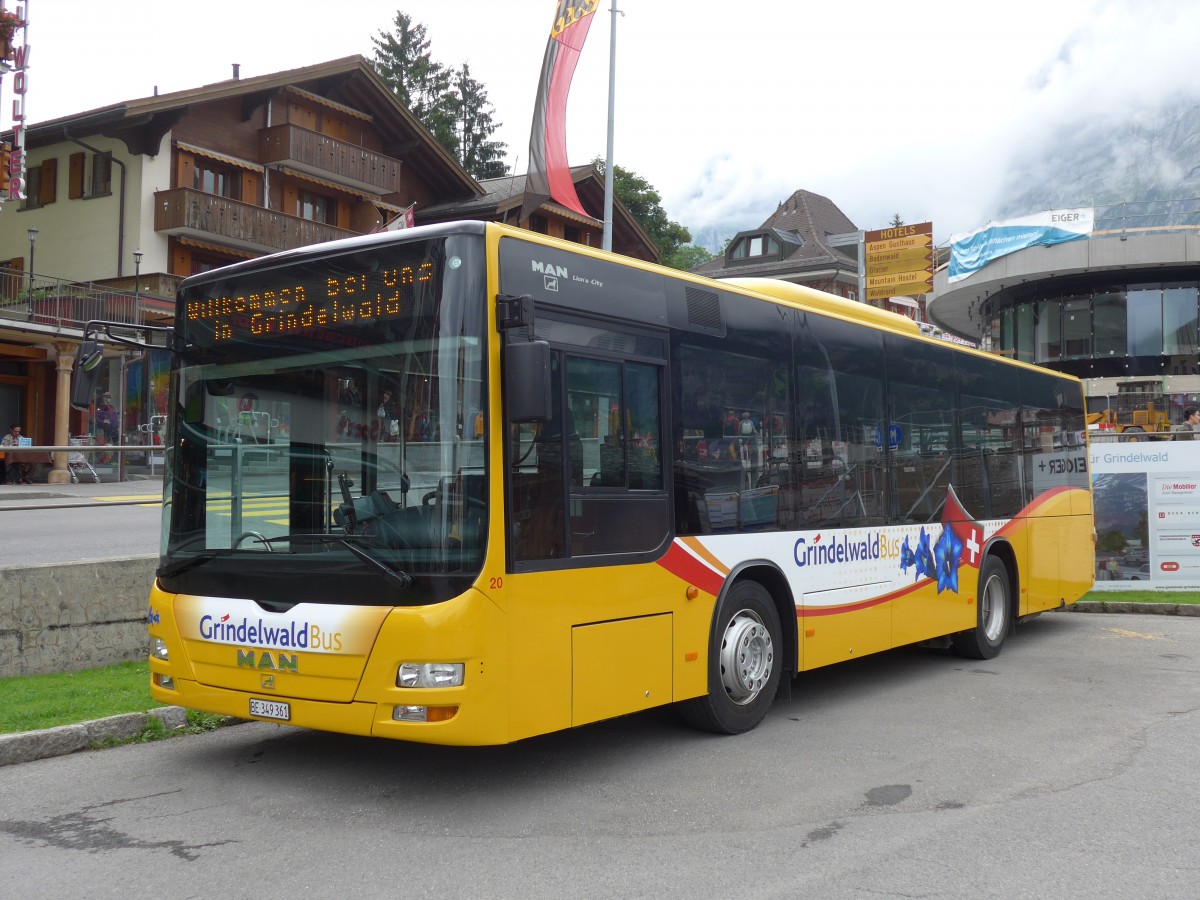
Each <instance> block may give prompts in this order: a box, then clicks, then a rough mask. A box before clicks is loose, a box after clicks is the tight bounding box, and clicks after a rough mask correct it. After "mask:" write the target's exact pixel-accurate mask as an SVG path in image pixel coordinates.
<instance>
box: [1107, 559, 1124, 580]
mask: <svg viewBox="0 0 1200 900" xmlns="http://www.w3.org/2000/svg"><path fill="white" fill-rule="evenodd" d="M1106 568H1107V569H1108V580H1109V581H1120V580H1121V570H1120V569H1119V568H1118V567H1117V558H1116V557H1115V556H1110V557H1109V558H1108V565H1107V566H1106Z"/></svg>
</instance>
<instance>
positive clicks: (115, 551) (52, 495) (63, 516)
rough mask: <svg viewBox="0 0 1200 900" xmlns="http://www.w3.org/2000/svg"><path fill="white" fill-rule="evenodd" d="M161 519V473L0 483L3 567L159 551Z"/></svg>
mask: <svg viewBox="0 0 1200 900" xmlns="http://www.w3.org/2000/svg"><path fill="white" fill-rule="evenodd" d="M137 500H141V501H143V502H141V503H136V502H134V501H137ZM161 521H162V479H152V480H148V481H126V482H117V483H107V482H106V483H102V484H65V485H47V484H32V485H0V534H2V535H3V536H4V537H3V539H2V540H0V569H2V568H4V567H5V566H15V565H31V564H36V563H66V562H79V561H82V560H88V559H112V558H117V557H127V556H157V555H158V541H159V533H160V530H161V524H160V523H161Z"/></svg>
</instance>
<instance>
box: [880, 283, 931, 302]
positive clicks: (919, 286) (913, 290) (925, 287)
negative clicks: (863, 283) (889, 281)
mask: <svg viewBox="0 0 1200 900" xmlns="http://www.w3.org/2000/svg"><path fill="white" fill-rule="evenodd" d="M932 290H933V280H932V279H930V280H929V281H921V282H914V283H912V284H897V285H891V286H888V285H880V286H878V287H869V288H867V299H868V300H886V299H887V298H888V297H915V296H917V295H918V294H928V293H929V292H930V291H932Z"/></svg>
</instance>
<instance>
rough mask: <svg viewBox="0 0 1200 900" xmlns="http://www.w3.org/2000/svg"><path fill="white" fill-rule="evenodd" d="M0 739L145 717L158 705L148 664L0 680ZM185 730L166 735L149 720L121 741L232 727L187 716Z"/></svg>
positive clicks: (222, 720) (213, 718)
mask: <svg viewBox="0 0 1200 900" xmlns="http://www.w3.org/2000/svg"><path fill="white" fill-rule="evenodd" d="M0 697H3V698H4V702H3V703H0V734H14V733H16V732H18V731H38V730H40V729H42V728H53V727H54V726H55V725H75V724H77V723H79V722H87V721H89V720H91V719H103V718H106V717H108V716H116V715H120V714H121V713H131V712H145V711H146V710H149V709H155V708H157V707H159V706H161V704H160V703H159V702H158V701H157V700H155V699H154V698H153V697H151V696H150V663H149V662H148V661H147V660H144V659H143V660H137V661H134V662H123V663H117V664H116V665H115V666H104V667H103V668H101V669H88V670H86V671H83V672H64V673H62V674H59V675H17V676H14V677H11V678H0ZM187 720H188V724H187V726H186V727H184V728H181V729H179V730H177V731H168V730H167V729H166V728H165V727H164V726H163V724H162V722H161V721H160V720H158V719H154V718H152V719H150V720H148V721H147V723H146V727H145V728H143V729H142V731H141V733H139V734H137V735H135V736H134V737H132V738H128V739H127V740H123V741H113V742H112V743H131V742H140V741H157V740H161V739H162V738H165V737H171V736H173V735H175V734H199V733H201V732H204V731H212V730H213V729H216V728H220V727H221V726H222V725H226V724H228V723H229V722H230V721H232V720H231V719H230V718H229V717H228V716H218V715H213V714H212V713H205V712H199V711H197V710H194V709H189V710H187Z"/></svg>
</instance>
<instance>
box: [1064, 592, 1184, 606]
mask: <svg viewBox="0 0 1200 900" xmlns="http://www.w3.org/2000/svg"><path fill="white" fill-rule="evenodd" d="M1079 599H1080V600H1097V601H1101V600H1107V601H1109V602H1110V603H1188V604H1192V605H1195V604H1200V593H1195V592H1192V591H1088V592H1087V593H1086V594H1084V595H1083V596H1082V597H1080V598H1079Z"/></svg>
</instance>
